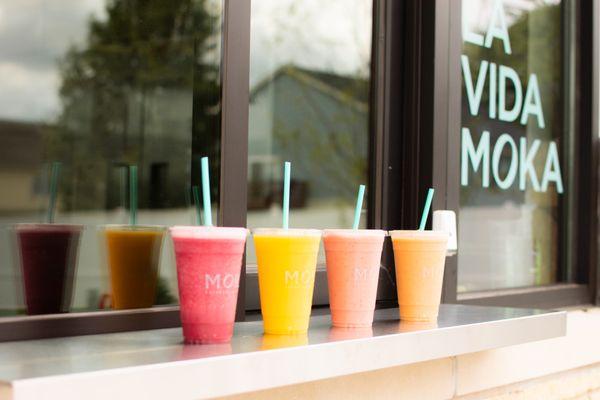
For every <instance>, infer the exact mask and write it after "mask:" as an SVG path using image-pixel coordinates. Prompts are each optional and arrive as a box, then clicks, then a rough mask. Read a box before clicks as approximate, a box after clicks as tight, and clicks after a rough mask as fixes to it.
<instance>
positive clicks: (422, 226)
mask: <svg viewBox="0 0 600 400" xmlns="http://www.w3.org/2000/svg"><path fill="white" fill-rule="evenodd" d="M433 192H434V189H433V188H429V190H428V191H427V199H426V200H425V207H423V214H422V215H421V223H420V224H419V230H420V231H423V230H425V224H426V223H427V218H429V209H430V208H431V201H432V200H433Z"/></svg>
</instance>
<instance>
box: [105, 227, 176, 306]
mask: <svg viewBox="0 0 600 400" xmlns="http://www.w3.org/2000/svg"><path fill="white" fill-rule="evenodd" d="M165 230H166V228H164V227H158V226H139V225H136V226H129V225H114V226H111V225H109V226H106V227H105V228H104V238H105V240H106V247H107V251H108V257H107V258H108V267H109V272H110V285H111V295H112V307H113V308H114V309H116V310H125V309H131V308H146V307H152V305H153V304H154V300H155V297H156V284H157V281H158V263H159V259H160V250H161V247H162V242H163V236H164V232H165Z"/></svg>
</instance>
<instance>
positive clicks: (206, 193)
mask: <svg viewBox="0 0 600 400" xmlns="http://www.w3.org/2000/svg"><path fill="white" fill-rule="evenodd" d="M200 164H201V167H202V201H203V204H204V225H205V226H212V215H211V206H210V181H209V176H208V157H202V159H201V160H200Z"/></svg>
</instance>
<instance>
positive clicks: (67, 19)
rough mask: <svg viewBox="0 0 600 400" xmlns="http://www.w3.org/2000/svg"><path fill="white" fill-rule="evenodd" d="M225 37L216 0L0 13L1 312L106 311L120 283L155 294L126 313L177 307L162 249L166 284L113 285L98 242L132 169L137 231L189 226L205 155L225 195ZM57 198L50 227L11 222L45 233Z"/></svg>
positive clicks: (125, 208)
mask: <svg viewBox="0 0 600 400" xmlns="http://www.w3.org/2000/svg"><path fill="white" fill-rule="evenodd" d="M220 26H221V3H220V1H218V0H206V1H205V0H176V1H170V2H164V1H158V0H151V1H144V2H139V1H134V0H123V1H108V0H88V1H80V0H68V1H58V2H57V1H52V0H36V1H21V0H8V1H3V2H2V3H0V187H1V188H2V190H1V193H2V195H1V196H0V224H1V225H2V228H3V229H2V231H1V232H0V312H1V313H4V314H15V313H29V314H39V313H52V312H66V311H79V310H95V309H98V308H110V307H111V304H112V306H114V305H115V304H114V303H115V301H114V300H115V299H114V296H112V294H113V293H112V292H113V290H111V288H113V289H114V287H116V285H118V284H119V281H120V280H121V281H123V282H124V281H126V280H136V281H139V285H141V286H144V287H147V288H148V289H144V290H145V292H144V293H145V294H144V296H146V297H147V299H146V300H145V303H144V304H137V305H136V304H129V303H127V302H125V303H127V304H129V305H125V306H123V307H122V308H130V307H133V306H150V305H153V304H169V303H173V302H175V301H176V296H177V290H176V281H175V269H174V260H173V255H172V249H171V247H170V242H169V241H168V240H166V239H165V240H164V241H163V242H162V245H163V246H162V254H155V256H156V257H155V258H154V259H152V260H151V261H152V262H155V263H159V264H160V268H159V271H160V273H159V275H160V277H159V278H158V279H157V277H156V270H153V271H138V272H136V274H135V276H133V275H131V276H129V275H128V276H126V275H123V276H121V277H118V276H117V277H116V278H115V275H112V274H113V273H114V274H116V273H117V272H114V271H113V270H111V273H109V270H108V268H107V265H106V260H107V259H108V258H109V257H107V254H106V251H107V244H106V243H103V242H102V241H101V240H100V239H99V237H100V236H104V235H105V232H104V230H103V229H101V227H102V226H104V225H106V224H123V223H125V224H127V223H128V221H129V208H130V206H129V204H130V200H131V199H130V191H129V188H130V186H131V185H130V184H131V183H133V178H131V179H130V177H129V176H130V175H129V167H130V166H136V167H137V175H136V176H137V182H138V185H137V188H138V190H137V204H138V207H137V208H138V212H137V223H138V224H140V225H174V224H190V223H192V222H193V221H194V215H195V213H194V211H193V207H192V206H191V203H192V202H191V201H190V199H191V198H192V196H191V186H192V185H197V184H198V182H199V157H200V156H203V155H208V156H210V157H211V162H212V171H211V172H212V177H213V179H212V181H213V182H214V184H213V185H212V190H213V198H218V182H219V162H220V160H219V158H218V156H219V154H220V149H219V146H220V143H219V137H220V133H219V132H220V127H219V120H220V99H219V93H220V89H219V68H220V64H219V62H220V42H221V37H220V29H221V28H220ZM52 176H55V179H52ZM54 183H55V184H54ZM54 188H56V191H55V193H56V196H55V209H56V211H55V215H54V224H53V225H51V226H47V225H15V224H22V223H35V224H39V223H44V222H47V221H48V217H47V215H48V209H49V203H50V199H51V198H52V196H51V193H53V189H54ZM215 215H216V213H215ZM59 224H62V225H60V226H59ZM73 225H80V226H81V227H78V226H73ZM80 228H81V229H83V230H82V231H81V232H80V231H79V229H80ZM113 233H114V232H113ZM141 234H148V235H150V236H149V237H152V238H153V239H157V237H154V236H152V235H154V234H156V235H158V233H156V232H155V231H154V232H153V231H150V232H149V233H148V232H141ZM118 240H122V239H118ZM118 240H117V241H118ZM155 242H156V240H155V241H154V242H151V245H152V246H155V245H156V243H155ZM111 243H112V244H110V246H113V245H114V246H113V247H114V248H115V249H117V250H115V251H123V254H124V257H129V258H130V259H131V258H135V254H137V253H136V252H135V251H134V250H132V249H129V250H127V249H126V248H122V247H119V246H116V245H115V243H113V242H111ZM115 246H116V247H115ZM119 249H120V250H119ZM147 253H149V252H147ZM132 254H133V255H132ZM113 255H114V254H113ZM138 261H139V260H138ZM129 262H133V263H134V264H135V260H134V261H131V260H130V261H129ZM123 268H125V267H123ZM123 274H126V272H123ZM111 277H112V278H111ZM109 282H111V283H110V284H109ZM125 303H124V304H125Z"/></svg>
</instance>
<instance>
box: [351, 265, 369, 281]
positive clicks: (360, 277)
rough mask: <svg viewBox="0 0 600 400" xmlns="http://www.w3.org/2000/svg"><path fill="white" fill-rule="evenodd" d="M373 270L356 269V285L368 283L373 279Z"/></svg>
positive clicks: (354, 275) (354, 274)
mask: <svg viewBox="0 0 600 400" xmlns="http://www.w3.org/2000/svg"><path fill="white" fill-rule="evenodd" d="M372 273H373V271H372V268H363V267H354V273H353V277H354V283H355V284H357V283H362V282H366V281H368V280H369V279H370V278H371V275H372Z"/></svg>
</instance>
